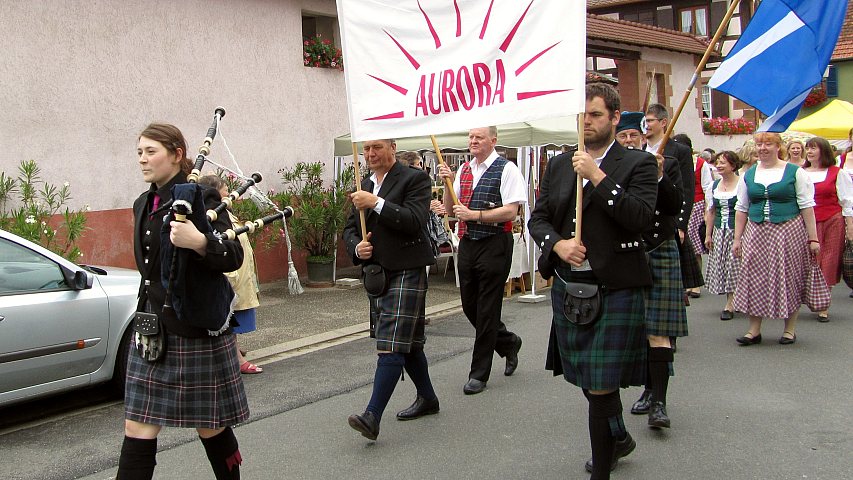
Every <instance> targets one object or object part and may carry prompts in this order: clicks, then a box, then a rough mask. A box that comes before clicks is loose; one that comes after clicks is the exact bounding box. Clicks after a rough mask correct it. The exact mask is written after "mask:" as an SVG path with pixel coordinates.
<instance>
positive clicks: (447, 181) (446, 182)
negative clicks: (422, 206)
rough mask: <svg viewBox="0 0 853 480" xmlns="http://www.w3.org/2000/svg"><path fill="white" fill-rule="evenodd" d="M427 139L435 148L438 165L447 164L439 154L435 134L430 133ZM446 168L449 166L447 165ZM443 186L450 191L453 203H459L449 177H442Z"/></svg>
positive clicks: (439, 150)
mask: <svg viewBox="0 0 853 480" xmlns="http://www.w3.org/2000/svg"><path fill="white" fill-rule="evenodd" d="M429 139H430V140H432V148H433V149H434V150H435V156H436V157H437V158H438V163H439V165H444V166H447V164H446V163H444V157H443V156H442V155H441V149H440V148H438V140H436V139H435V135H430V136H429ZM447 168H450V167H449V166H448V167H447ZM444 188H446V189H447V191H448V192H450V198H452V199H453V204H454V205H459V197H457V196H456V192H454V191H453V182H451V181H450V179H449V178H447V177H445V178H444Z"/></svg>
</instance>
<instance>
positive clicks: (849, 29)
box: [832, 2, 853, 61]
mask: <svg viewBox="0 0 853 480" xmlns="http://www.w3.org/2000/svg"><path fill="white" fill-rule="evenodd" d="M849 58H853V2H848V3H847V14H846V15H845V16H844V24H843V25H842V26H841V34H839V35H838V43H836V44H835V50H833V52H832V60H833V61H835V60H846V59H849Z"/></svg>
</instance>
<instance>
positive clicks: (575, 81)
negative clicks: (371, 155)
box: [337, 0, 586, 142]
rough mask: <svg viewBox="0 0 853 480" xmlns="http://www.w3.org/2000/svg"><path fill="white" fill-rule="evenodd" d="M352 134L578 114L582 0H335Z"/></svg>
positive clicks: (417, 131) (361, 136)
mask: <svg viewBox="0 0 853 480" xmlns="http://www.w3.org/2000/svg"><path fill="white" fill-rule="evenodd" d="M337 5H338V18H339V19H340V22H341V23H340V25H341V41H342V46H343V52H344V63H345V67H344V75H345V78H346V87H347V104H348V106H349V117H350V128H351V132H352V139H353V140H354V141H357V142H358V141H364V140H369V139H376V138H389V137H397V138H402V137H411V136H417V135H429V134H436V135H437V134H440V133H448V132H456V131H464V130H468V129H469V128H472V127H476V126H483V125H501V124H506V123H513V122H523V121H527V120H536V119H543V118H553V117H563V116H568V115H572V114H576V113H579V112H582V111H583V109H584V105H585V91H584V82H585V80H586V0H338V2H337Z"/></svg>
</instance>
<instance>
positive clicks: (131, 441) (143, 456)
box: [116, 436, 157, 480]
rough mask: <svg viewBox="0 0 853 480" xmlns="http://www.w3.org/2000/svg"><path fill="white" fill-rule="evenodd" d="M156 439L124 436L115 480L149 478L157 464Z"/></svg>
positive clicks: (141, 479) (148, 479)
mask: <svg viewBox="0 0 853 480" xmlns="http://www.w3.org/2000/svg"><path fill="white" fill-rule="evenodd" d="M156 457H157V439H156V438H154V439H152V440H147V439H144V438H133V437H128V436H125V437H124V442H122V444H121V456H120V457H119V459H118V475H116V479H117V480H151V478H152V477H153V476H154V466H155V465H157V459H156Z"/></svg>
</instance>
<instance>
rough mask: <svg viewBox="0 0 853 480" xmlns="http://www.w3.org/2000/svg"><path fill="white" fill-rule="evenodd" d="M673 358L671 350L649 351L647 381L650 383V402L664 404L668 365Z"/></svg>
mask: <svg viewBox="0 0 853 480" xmlns="http://www.w3.org/2000/svg"><path fill="white" fill-rule="evenodd" d="M674 358H675V357H674V356H673V354H672V349H671V348H667V347H654V348H651V349H649V379H650V380H651V382H652V387H651V390H652V400H653V401H655V402H663V403H664V404H665V403H666V389H667V387H668V386H669V365H670V363H672V361H673V359H674ZM647 388H648V387H647Z"/></svg>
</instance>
